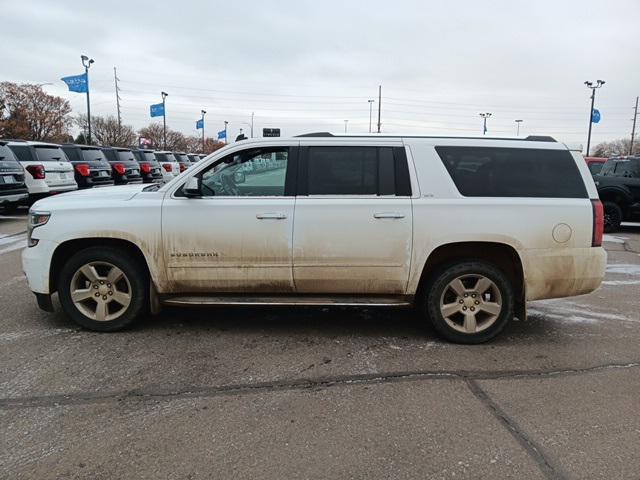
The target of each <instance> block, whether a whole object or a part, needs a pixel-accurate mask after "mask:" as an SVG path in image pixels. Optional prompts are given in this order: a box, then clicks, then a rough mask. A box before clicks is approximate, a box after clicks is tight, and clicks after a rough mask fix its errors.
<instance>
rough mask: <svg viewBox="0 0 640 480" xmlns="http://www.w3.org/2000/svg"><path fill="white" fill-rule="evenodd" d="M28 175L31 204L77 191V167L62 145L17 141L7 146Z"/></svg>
mask: <svg viewBox="0 0 640 480" xmlns="http://www.w3.org/2000/svg"><path fill="white" fill-rule="evenodd" d="M7 145H8V146H9V148H10V149H11V150H12V151H13V153H14V155H15V156H16V157H17V159H18V161H19V162H20V164H21V165H22V167H23V168H24V171H25V175H24V181H25V184H26V186H27V190H28V191H29V202H30V203H33V202H35V201H36V200H38V199H39V198H43V197H47V196H49V195H53V194H56V193H63V192H70V191H72V190H77V188H78V184H77V183H76V180H75V175H74V171H73V165H72V164H71V162H69V159H68V158H67V156H66V155H65V153H64V152H63V151H62V149H61V148H60V145H56V144H54V143H45V142H27V141H19V140H13V141H9V142H8V143H7Z"/></svg>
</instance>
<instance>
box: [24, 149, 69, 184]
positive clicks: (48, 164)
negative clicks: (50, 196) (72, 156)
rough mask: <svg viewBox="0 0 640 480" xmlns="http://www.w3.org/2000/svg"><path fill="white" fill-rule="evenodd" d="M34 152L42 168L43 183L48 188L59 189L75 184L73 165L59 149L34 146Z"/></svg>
mask: <svg viewBox="0 0 640 480" xmlns="http://www.w3.org/2000/svg"><path fill="white" fill-rule="evenodd" d="M34 150H35V152H36V157H37V159H38V161H39V162H41V164H42V165H43V166H44V171H45V178H44V181H45V182H46V183H47V185H48V186H49V187H61V186H65V185H73V184H75V183H76V181H75V175H74V173H73V165H72V164H71V162H69V160H68V159H67V156H66V155H65V154H64V152H63V151H62V149H61V148H60V147H57V146H53V145H51V146H49V145H36V146H35V147H34Z"/></svg>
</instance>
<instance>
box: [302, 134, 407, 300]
mask: <svg viewBox="0 0 640 480" xmlns="http://www.w3.org/2000/svg"><path fill="white" fill-rule="evenodd" d="M411 238H412V213H411V186H410V180H409V172H408V165H407V159H406V154H405V151H404V147H402V146H400V145H397V144H396V145H393V144H391V145H371V144H366V143H365V144H362V145H357V144H351V143H345V144H344V145H340V146H324V145H322V144H317V145H313V144H310V145H308V146H304V147H301V163H300V170H299V183H298V196H297V197H296V212H295V223H294V237H293V277H294V282H295V286H296V291H297V292H300V293H318V294H325V293H327V294H328V293H345V294H404V293H405V291H406V288H407V281H408V278H409V267H410V260H411V245H412V239H411Z"/></svg>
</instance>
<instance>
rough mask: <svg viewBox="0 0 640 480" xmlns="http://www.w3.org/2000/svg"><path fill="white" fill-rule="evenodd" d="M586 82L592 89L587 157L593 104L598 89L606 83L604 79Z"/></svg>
mask: <svg viewBox="0 0 640 480" xmlns="http://www.w3.org/2000/svg"><path fill="white" fill-rule="evenodd" d="M584 84H585V85H586V86H587V88H590V89H591V110H590V111H589V135H588V136H587V157H588V156H589V148H590V147H591V126H592V124H593V105H594V104H595V102H596V89H598V88H600V87H602V86H603V85H604V84H605V81H604V80H596V84H595V85H594V84H593V82H589V81H586V82H584Z"/></svg>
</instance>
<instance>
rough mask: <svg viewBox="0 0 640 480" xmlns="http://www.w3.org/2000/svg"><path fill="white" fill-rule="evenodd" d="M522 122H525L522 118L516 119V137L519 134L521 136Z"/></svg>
mask: <svg viewBox="0 0 640 480" xmlns="http://www.w3.org/2000/svg"><path fill="white" fill-rule="evenodd" d="M522 122H523V121H522V120H516V125H517V128H516V137H519V136H520V124H521V123H522Z"/></svg>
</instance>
